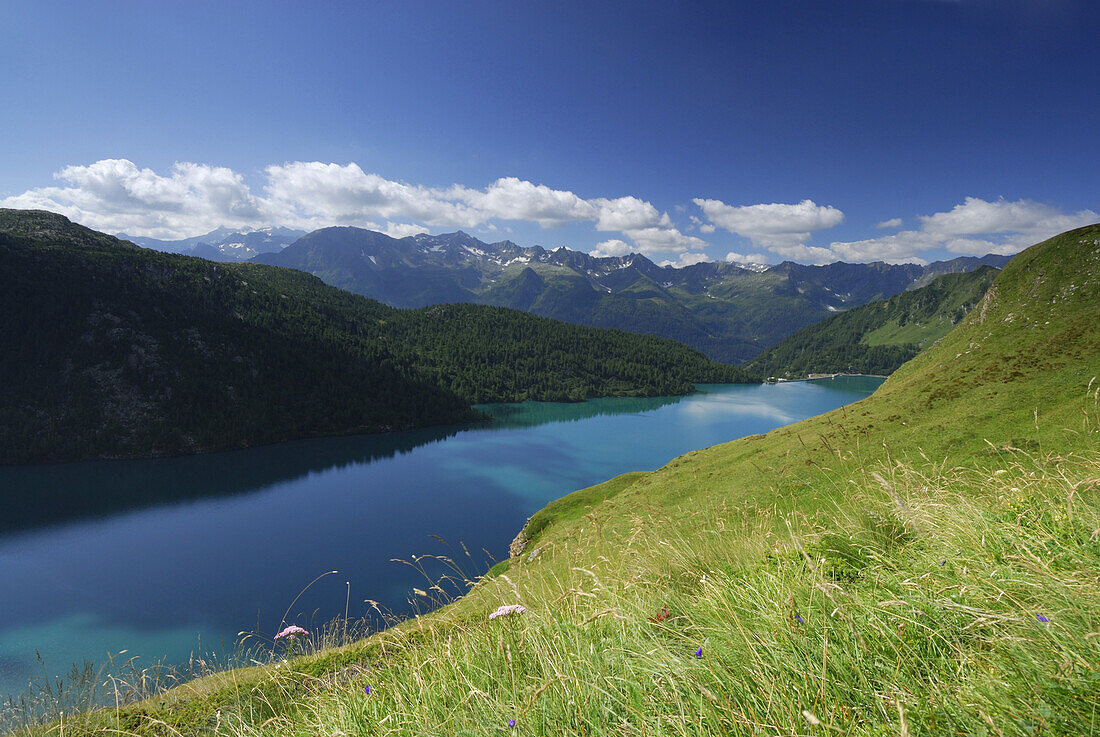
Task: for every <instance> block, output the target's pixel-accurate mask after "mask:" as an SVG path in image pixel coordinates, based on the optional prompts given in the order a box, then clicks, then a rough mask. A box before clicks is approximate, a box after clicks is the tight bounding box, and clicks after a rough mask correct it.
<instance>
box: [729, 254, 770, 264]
mask: <svg viewBox="0 0 1100 737" xmlns="http://www.w3.org/2000/svg"><path fill="white" fill-rule="evenodd" d="M726 261H728V262H730V263H733V264H766V263H768V255H767V254H766V253H737V252H736V251H730V252H729V253H727V254H726Z"/></svg>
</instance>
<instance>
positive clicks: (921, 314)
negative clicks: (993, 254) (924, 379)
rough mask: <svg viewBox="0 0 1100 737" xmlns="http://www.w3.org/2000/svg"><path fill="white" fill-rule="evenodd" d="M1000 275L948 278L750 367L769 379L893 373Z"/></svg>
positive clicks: (805, 332) (790, 342)
mask: <svg viewBox="0 0 1100 737" xmlns="http://www.w3.org/2000/svg"><path fill="white" fill-rule="evenodd" d="M997 273H998V270H997V269H994V268H992V267H990V266H982V267H980V268H978V269H977V270H976V271H971V272H968V273H961V274H947V275H944V276H941V277H939V278H937V279H935V280H934V281H933V282H932V283H931V284H929V285H928V286H925V287H921V288H920V289H914V290H913V291H910V292H902V293H901V294H897V295H895V296H893V297H891V298H889V299H885V300H881V301H878V302H872V303H870V304H867V305H864V306H862V307H857V308H855V309H853V310H850V311H848V312H842V313H840V314H838V315H834V316H833V317H830V318H828V319H827V320H822V321H821V322H819V323H817V324H816V325H811V326H809V327H807V328H803V329H802V330H799V331H798V332H796V333H794V334H792V335H791V336H790V337H788V338H786V339H784V340H783V341H782V342H780V343H779V344H777V345H775V346H772V347H771V348H769V349H767V350H765V351H764V352H763V353H761V354H760V355H759V356H757V357H756V358H755V359H753V360H752V361H750V362H748V363H747V364H745V368H747V369H748V370H750V371H752V372H754V373H757V374H759V375H761V376H766V377H773V376H774V377H778V378H786V379H797V378H803V377H805V376H806V375H808V374H812V373H822V374H825V373H841V372H847V373H859V374H880V375H887V374H891V373H893V372H894V371H895V370H896V369H897V368H898V367H899V366H901V365H902V364H903V363H905V362H906V361H908V360H909V359H911V358H913V357H914V356H916V355H917V354H918V353H920V352H921V351H922V350H924V349H925V348H927V347H928V346H930V345H931V344H932V343H934V342H935V341H936V340H938V339H939V338H941V337H942V336H944V335H946V334H947V333H948V332H949V331H950V330H951V328H952V327H954V326H955V324H956V323H958V322H959V320H961V319H962V318H963V317H964V316H965V315H966V313H967V312H969V311H970V310H971V309H972V308H973V307H974V306H975V305H976V304H977V303H978V302H979V301H980V300H981V298H982V296H983V295H984V294H985V292H986V290H987V289H989V285H990V284H992V283H993V279H994V278H995V277H996V276H997Z"/></svg>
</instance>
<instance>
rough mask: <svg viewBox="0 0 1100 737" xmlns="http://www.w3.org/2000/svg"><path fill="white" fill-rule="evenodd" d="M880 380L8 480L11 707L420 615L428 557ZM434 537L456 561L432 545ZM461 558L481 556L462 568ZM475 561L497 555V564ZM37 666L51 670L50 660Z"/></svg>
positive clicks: (2, 571)
mask: <svg viewBox="0 0 1100 737" xmlns="http://www.w3.org/2000/svg"><path fill="white" fill-rule="evenodd" d="M880 383H881V380H880V379H873V378H865V377H838V378H836V379H831V380H823V381H815V382H798V383H785V384H777V385H769V384H765V385H759V386H755V385H706V386H702V387H700V389H701V391H700V392H698V393H696V394H693V395H691V396H688V397H661V398H656V399H598V400H592V401H589V402H584V403H580V404H547V403H535V402H528V403H524V404H519V405H488V406H487V407H486V409H488V410H489V411H490V412H491V413H493V414H494V416H495V417H496V418H497V419H496V420H495V421H494V422H492V423H490V424H486V425H478V426H475V427H451V428H443V429H433V430H423V431H415V432H408V433H396V434H392V435H386V436H360V437H346V438H325V439H316V440H303V441H297V442H293V443H284V444H281V445H277V446H268V447H263V448H255V449H251V450H245V451H235V452H230V453H216V454H209V455H202V456H188V457H183V458H170V459H159V460H140V461H106V462H96V463H74V464H57V465H48V466H31V467H6V468H0V490H2V491H3V495H2V496H3V499H4V500H5V507H6V508H5V510H4V513H3V515H0V696H6V695H8V694H13V693H18V692H20V691H22V690H23V689H24V688H25V687H26V685H27V681H28V680H29V679H32V678H38V677H41V676H43V675H44V674H48V675H55V674H60V673H63V672H66V671H68V669H69V668H70V666H71V665H72V664H73V663H80V662H83V661H84V660H86V659H87V660H92V661H94V662H96V663H97V664H98V663H101V662H103V661H104V659H105V657H106V654H107V653H108V652H110V653H117V652H119V651H121V650H127V651H128V652H127V655H126V657H127V658H129V657H132V656H135V655H137V656H140V657H142V658H144V659H159V658H165V659H167V660H168V661H169V662H183V661H186V659H187V657H188V655H189V653H191V652H192V651H209V650H221V649H223V648H227V649H231V648H232V646H233V643H234V641H235V639H236V637H237V634H238V633H239V632H241V631H256V632H261V633H265V634H266V635H268V636H270V635H271V634H273V633H274V632H275V630H276V628H277V627H278V625H279V623H280V620H281V619H282V615H283V612H284V611H285V610H286V609H287V607H288V606H289V605H290V603H291V602H292V601H293V599H294V597H295V596H296V595H297V594H298V593H299V591H301V589H302V588H303V587H304V586H305V585H306V584H308V583H309V582H310V581H311V580H312V579H314V578H315V577H316V576H317V575H318V574H321V573H323V572H325V571H328V570H333V569H335V570H338V571H339V573H338V574H337V575H330V576H326V577H324V578H322V579H321V580H320V581H318V582H317V583H316V584H314V585H313V586H312V587H311V588H310V589H309V590H308V591H307V592H306V593H305V595H303V596H302V597H301V599H299V601H298V602H297V604H296V605H295V606H294V608H293V610H292V611H291V616H290V617H289V618H288V621H292V622H297V623H299V624H305V625H307V626H309V624H310V622H314V621H323V620H327V619H331V618H332V617H335V616H338V615H342V614H343V612H344V606H345V597H346V596H347V586H346V583H345V582H350V587H351V593H350V597H351V608H350V612H349V613H350V615H351V616H352V617H356V616H363V615H365V614H367V613H368V606H367V605H366V604H364V603H363V602H364V600H365V599H373V600H377V601H379V602H381V604H382V605H384V606H385V607H387V608H389V609H392V610H394V611H396V612H405V611H408V603H407V602H408V599H409V597H410V595H411V593H410V592H411V590H412V588H413V587H414V586H415V587H420V588H424V587H425V581H424V579H423V578H422V577H421V576H420V574H418V573H417V572H416V571H415V570H413V569H412V568H410V567H409V566H406V565H402V564H399V563H394V562H391V559H392V558H404V559H409V558H410V556H413V555H419V554H425V553H433V554H447V555H451V556H452V557H455V558H457V559H458V560H459V561H460V562H462V565H463V567H464V569H465V570H466V572H467V573H469V574H470V575H476V574H479V573H481V572H484V570H485V569H486V568H487V567H488V566H489V565H491V563H492V558H490V555H491V556H493V557H495V558H497V559H503V558H505V557H507V555H508V552H507V551H508V544H509V542H510V541H511V540H512V538H513V536H514V535H515V534H516V532H517V531H518V530H519V529H520V528H521V527H522V526H523V523H524V521H525V520H526V518H527V517H528V516H530V515H531V514H533V513H534V512H536V511H537V510H538V509H540V508H541V507H542V506H543V505H545V504H546V503H547V502H548V501H550V500H552V499H556V498H558V497H561V496H563V495H565V494H567V493H569V492H570V491H573V490H575V489H581V488H584V487H587V486H591V485H593V484H596V483H599V482H601V481H605V480H607V479H609V478H612V477H613V476H617V475H618V474H621V473H624V472H627V471H638V470H651V469H654V468H657V467H659V466H661V465H663V464H665V463H667V462H668V461H669V460H671V459H672V458H674V457H675V456H677V455H680V454H682V453H685V452H687V451H689V450H694V449H697V448H703V447H707V446H710V445H714V444H716V443H720V442H724V441H727V440H732V439H735V438H738V437H742V436H744V435H749V434H753V433H759V432H767V431H768V430H770V429H773V428H775V427H778V426H780V425H785V424H788V423H791V422H794V421H797V420H799V419H802V418H805V417H810V416H813V415H817V414H820V413H822V412H825V411H828V410H831V409H834V408H836V407H839V406H840V405H842V404H847V403H849V402H852V401H855V400H858V399H861V398H862V397H864V396H867V395H868V394H870V393H871V392H873V391H874V389H875V388H877V386H878V385H879V384H880ZM433 535H437V536H439V537H440V538H442V539H443V540H444V541H446V542H447V543H448V544H447V545H445V544H444V543H441V542H440V541H439V540H438V539H436V538H434V537H432V536H433ZM459 543H464V544H465V546H466V548H467V549H468V550H469V551H470V552H471V555H472V558H467V557H466V556H465V555H464V554H463V552H462V548H461V547H460V545H459ZM483 551H488V554H487V553H486V552H483ZM36 650H37V651H39V652H40V653H41V656H42V658H43V661H44V663H45V667H44V668H43V666H42V665H41V664H40V663H39V662H38V660H37V658H36V654H35V653H36Z"/></svg>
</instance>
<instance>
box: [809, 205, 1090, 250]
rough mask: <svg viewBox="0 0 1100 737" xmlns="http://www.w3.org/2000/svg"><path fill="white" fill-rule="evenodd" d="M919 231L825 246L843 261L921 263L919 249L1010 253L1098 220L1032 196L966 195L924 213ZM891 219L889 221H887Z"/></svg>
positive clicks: (1088, 211)
mask: <svg viewBox="0 0 1100 737" xmlns="http://www.w3.org/2000/svg"><path fill="white" fill-rule="evenodd" d="M919 220H920V222H921V227H920V230H903V231H901V232H899V233H896V234H894V235H888V236H882V237H879V238H870V239H868V240H862V241H851V242H847V243H831V244H830V245H829V250H831V251H832V252H834V253H835V254H836V255H837V256H839V257H840V258H841V259H842V260H844V261H886V262H888V263H894V262H904V263H920V262H923V261H924V259H921V258H919V257H918V256H917V254H918V253H921V252H923V251H928V250H931V249H934V248H944V249H946V250H948V251H951V252H952V253H959V254H966V255H973V256H981V255H984V254H987V253H997V254H1002V255H1006V256H1007V255H1011V254H1014V253H1018V252H1019V251H1022V250H1023V249H1025V248H1027V247H1028V246H1030V245H1033V244H1035V243H1038V242H1039V241H1041V240H1044V239H1046V238H1049V237H1050V236H1053V235H1057V234H1058V233H1061V232H1063V231H1066V230H1071V229H1073V228H1078V227H1080V226H1082V225H1088V224H1090V223H1094V222H1097V221H1098V220H1100V215H1098V214H1097V213H1095V212H1093V211H1092V210H1080V211H1078V212H1076V213H1064V212H1062V211H1061V210H1058V209H1057V208H1055V207H1052V206H1050V205H1044V204H1041V203H1038V202H1032V201H1031V200H1017V201H1015V202H1007V201H1005V200H997V201H995V202H988V201H986V200H983V199H979V198H977V197H967V198H966V200H965V201H963V202H962V203H961V204H959V205H955V207H953V208H951V210H949V211H947V212H937V213H933V214H932V215H922V216H920V218H919ZM886 222H891V221H886Z"/></svg>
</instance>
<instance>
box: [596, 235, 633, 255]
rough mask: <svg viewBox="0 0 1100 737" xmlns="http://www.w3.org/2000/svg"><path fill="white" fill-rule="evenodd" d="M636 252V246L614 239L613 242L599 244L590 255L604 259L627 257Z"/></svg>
mask: <svg viewBox="0 0 1100 737" xmlns="http://www.w3.org/2000/svg"><path fill="white" fill-rule="evenodd" d="M636 250H638V249H636V248H634V246H632V245H630V244H629V243H627V242H626V241H622V240H619V239H618V238H612V239H611V240H607V241H602V242H600V243H597V244H596V247H595V248H593V249H592V250H591V251H589V252H588V255H589V256H595V257H597V258H603V257H605V256H626V255H627V254H630V253H634V252H635V251H636Z"/></svg>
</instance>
